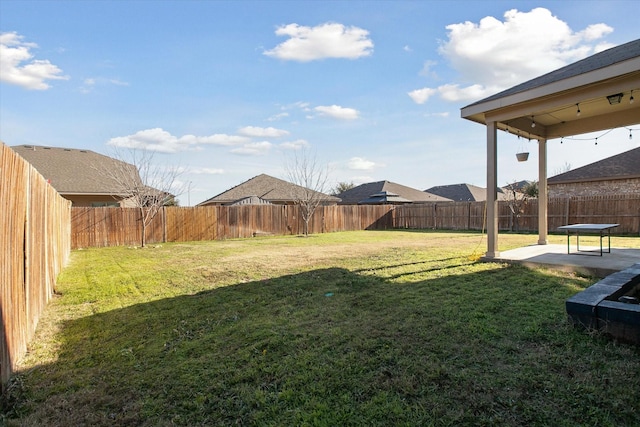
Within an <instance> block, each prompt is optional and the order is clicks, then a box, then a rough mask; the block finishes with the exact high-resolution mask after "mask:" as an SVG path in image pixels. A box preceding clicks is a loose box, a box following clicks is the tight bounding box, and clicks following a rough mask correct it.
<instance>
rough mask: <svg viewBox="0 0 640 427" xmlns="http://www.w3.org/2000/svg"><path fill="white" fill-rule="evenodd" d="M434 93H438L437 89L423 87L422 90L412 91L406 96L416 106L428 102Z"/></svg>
mask: <svg viewBox="0 0 640 427" xmlns="http://www.w3.org/2000/svg"><path fill="white" fill-rule="evenodd" d="M436 93H438V91H437V89H432V88H428V87H425V88H422V89H416V90H412V91H411V92H409V93H407V95H409V97H411V99H413V102H415V103H416V104H424V103H425V102H427V101H428V100H429V98H430V97H432V96H433V95H435V94H436Z"/></svg>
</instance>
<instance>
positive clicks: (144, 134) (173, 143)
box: [107, 128, 249, 153]
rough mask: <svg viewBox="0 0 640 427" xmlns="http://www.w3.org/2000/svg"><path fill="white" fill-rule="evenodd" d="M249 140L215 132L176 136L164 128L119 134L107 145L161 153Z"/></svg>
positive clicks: (227, 144) (240, 142)
mask: <svg viewBox="0 0 640 427" xmlns="http://www.w3.org/2000/svg"><path fill="white" fill-rule="evenodd" d="M247 141H249V138H247V137H243V136H235V135H226V134H214V135H209V136H195V135H184V136H181V137H179V138H178V137H176V136H174V135H171V134H170V133H169V132H167V131H166V130H164V129H162V128H154V129H146V130H141V131H138V132H136V133H134V134H133V135H127V136H119V137H116V138H111V139H110V140H109V141H107V145H111V146H114V147H123V148H133V149H140V150H149V151H158V152H161V153H176V152H179V151H185V150H192V149H197V148H198V147H199V146H201V145H207V144H213V145H222V146H230V145H238V144H243V143H245V142H247Z"/></svg>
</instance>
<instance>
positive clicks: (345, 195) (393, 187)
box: [338, 181, 450, 205]
mask: <svg viewBox="0 0 640 427" xmlns="http://www.w3.org/2000/svg"><path fill="white" fill-rule="evenodd" d="M382 192H387V193H391V194H395V195H397V196H398V197H400V198H402V199H405V200H406V201H405V202H404V203H406V202H407V201H408V202H413V203H421V202H422V203H424V202H443V201H450V200H448V199H446V198H444V197H440V196H438V195H435V194H431V193H426V192H424V191H420V190H418V189H415V188H411V187H407V186H406V185H401V184H396V183H395V182H390V181H377V182H368V183H365V184H361V185H358V186H357V187H354V188H352V189H350V190H347V191H343V192H342V193H340V194H338V197H340V199H342V202H341V204H353V205H355V204H358V203H360V202H362V201H363V200H366V199H369V198H370V197H371V196H373V195H374V194H379V193H382ZM398 200H400V199H398Z"/></svg>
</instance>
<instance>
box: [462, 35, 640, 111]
mask: <svg viewBox="0 0 640 427" xmlns="http://www.w3.org/2000/svg"><path fill="white" fill-rule="evenodd" d="M639 55H640V39H638V40H633V41H630V42H628V43H624V44H621V45H619V46H615V47H612V48H609V49H607V50H604V51H602V52H599V53H596V54H594V55H591V56H589V57H587V58H584V59H582V60H580V61H577V62H574V63H572V64H569V65H566V66H564V67H562V68H559V69H557V70H554V71H551V72H550V73H547V74H544V75H542V76H540V77H536V78H535V79H531V80H529V81H526V82H524V83H521V84H519V85H516V86H513V87H511V88H509V89H507V90H504V91H502V92H500V93H496V94H495V95H491V96H489V97H487V98H484V99H481V100H480V101H477V102H474V103H473V104H470V106H471V105H475V104H481V103H484V102H488V101H492V100H494V99H499V98H503V97H505V96H509V95H513V94H516V93H519V92H525V91H527V90H531V89H535V88H537V87H540V86H545V85H548V84H551V83H555V82H557V81H560V80H565V79H568V78H571V77H575V76H579V75H581V74H585V73H588V72H591V71H594V70H598V69H601V68H605V67H608V66H611V65H613V64H617V63H618V62H623V61H627V60H629V59H633V58H635V57H637V56H639Z"/></svg>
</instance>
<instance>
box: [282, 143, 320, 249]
mask: <svg viewBox="0 0 640 427" xmlns="http://www.w3.org/2000/svg"><path fill="white" fill-rule="evenodd" d="M285 173H286V175H287V178H288V179H289V182H291V183H292V184H295V185H297V186H298V188H296V189H295V190H292V193H293V194H291V197H292V198H293V200H294V201H295V203H296V204H297V205H299V206H300V215H302V220H303V221H304V235H305V236H308V235H309V221H310V220H311V218H312V217H313V214H314V212H315V211H316V209H317V208H318V206H320V204H321V203H323V202H326V201H327V195H326V194H324V192H325V190H326V188H327V180H328V178H329V169H328V167H326V166H322V165H320V164H319V163H318V159H317V156H316V155H315V154H313V155H312V154H311V153H309V151H308V150H307V149H306V148H304V147H303V148H301V149H300V150H298V151H294V153H293V156H292V158H289V159H287V161H286V163H285Z"/></svg>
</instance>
